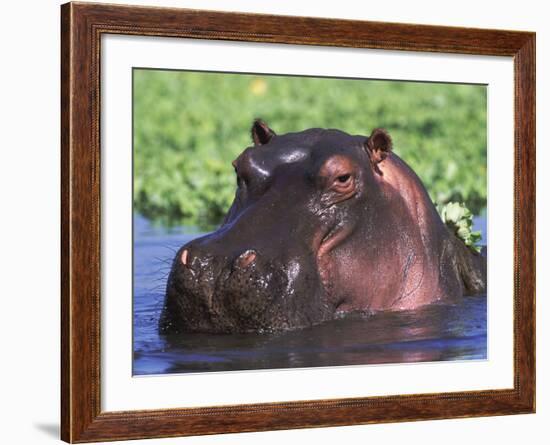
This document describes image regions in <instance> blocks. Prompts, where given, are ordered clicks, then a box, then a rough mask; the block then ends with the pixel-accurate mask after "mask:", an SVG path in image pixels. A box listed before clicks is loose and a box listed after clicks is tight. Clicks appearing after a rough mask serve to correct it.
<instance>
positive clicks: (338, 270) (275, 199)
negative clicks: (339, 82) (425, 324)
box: [159, 120, 486, 334]
mask: <svg viewBox="0 0 550 445" xmlns="http://www.w3.org/2000/svg"><path fill="white" fill-rule="evenodd" d="M252 141H253V145H252V146H250V147H248V148H246V149H245V150H244V151H243V152H242V153H241V154H240V155H239V156H238V157H237V159H235V161H234V162H233V166H234V168H235V173H236V177H237V190H236V193H235V199H234V201H233V204H232V205H231V208H230V209H229V211H228V213H227V215H226V217H225V220H224V222H223V223H222V225H221V226H220V228H219V229H218V230H216V231H215V232H213V233H210V234H208V235H205V236H203V237H200V238H197V239H195V240H193V241H191V242H190V243H188V244H186V245H185V246H182V247H181V248H180V249H179V250H178V252H177V254H176V257H175V258H174V261H173V264H172V269H171V272H170V275H169V278H168V282H167V289H166V297H165V304H164V307H163V311H162V314H161V317H160V322H159V330H160V332H161V333H167V334H168V333H179V332H212V333H237V332H271V331H277V330H288V329H297V328H303V327H307V326H311V325H314V324H318V323H321V322H323V321H326V320H331V319H334V318H338V317H343V316H346V315H348V314H357V313H363V314H370V313H373V312H376V311H387V310H405V309H414V308H416V307H418V306H421V305H425V304H429V303H432V302H435V301H438V300H441V299H449V300H452V299H456V298H462V297H463V296H464V295H473V294H478V293H482V292H485V287H486V259H485V258H484V257H483V256H481V255H479V254H477V253H475V252H473V251H472V250H470V249H469V248H468V247H466V246H465V245H464V243H463V242H462V241H461V240H460V239H458V238H457V237H456V236H455V235H454V234H453V233H452V232H451V231H449V229H448V228H447V227H446V226H445V224H444V223H443V222H442V221H441V218H440V217H439V215H438V213H437V211H436V209H435V207H434V206H433V204H432V202H431V200H430V197H429V196H428V194H427V192H426V189H425V188H424V186H423V185H422V182H421V181H420V179H419V178H418V176H417V175H416V174H415V173H414V172H413V171H412V169H411V168H410V167H409V166H408V165H407V164H406V163H405V162H404V161H403V160H401V159H400V158H399V157H398V156H397V155H396V154H395V153H393V152H392V142H391V138H390V136H389V134H388V133H387V132H386V131H385V130H383V129H375V130H373V131H372V133H371V135H370V136H368V137H367V136H352V135H349V134H346V133H344V132H342V131H339V130H333V129H330V130H325V129H320V128H312V129H308V130H304V131H301V132H297V133H288V134H283V135H276V134H275V132H274V131H273V130H271V129H270V128H269V126H268V125H267V124H266V123H265V122H263V121H261V120H256V121H255V122H254V124H253V126H252Z"/></svg>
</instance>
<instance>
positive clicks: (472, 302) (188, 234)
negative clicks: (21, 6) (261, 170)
mask: <svg viewBox="0 0 550 445" xmlns="http://www.w3.org/2000/svg"><path fill="white" fill-rule="evenodd" d="M474 225H475V229H476V230H481V231H482V234H483V239H484V240H485V239H486V233H485V232H486V220H485V218H475V219H474ZM199 235H200V233H198V232H196V231H195V230H193V229H190V228H184V227H178V228H169V229H168V228H163V227H155V226H153V225H151V224H150V223H149V222H148V221H147V220H146V219H144V218H143V217H141V216H139V215H136V216H135V217H134V286H133V287H134V298H133V312H134V317H133V319H134V323H133V358H134V359H133V374H134V375H150V374H169V373H189V372H208V371H232V370H246V369H280V368H295V367H313V366H336V365H340V366H342V365H365V364H383V363H403V362H421V361H443V360H483V359H486V358H487V299H486V297H485V296H476V297H468V298H464V299H463V300H462V301H460V302H459V303H457V304H441V303H437V304H432V305H429V306H425V307H422V308H420V309H418V310H415V311H405V312H388V313H380V314H376V315H373V316H371V317H367V318H349V319H342V320H335V321H331V322H327V323H323V324H321V325H319V326H314V327H312V328H308V329H303V330H299V331H293V332H286V333H277V334H241V335H234V334H232V335H220V334H216V335H210V334H180V335H174V336H169V337H161V336H159V335H158V333H157V323H158V318H159V315H160V311H161V309H162V305H163V299H164V290H165V285H166V278H167V276H168V273H169V271H170V264H171V262H172V258H173V256H174V254H175V251H176V250H177V249H178V248H179V247H181V246H182V245H183V244H185V243H186V242H188V241H190V240H191V239H193V238H195V237H197V236H199Z"/></svg>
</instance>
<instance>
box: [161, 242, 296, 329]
mask: <svg viewBox="0 0 550 445" xmlns="http://www.w3.org/2000/svg"><path fill="white" fill-rule="evenodd" d="M271 269H272V265H271V262H270V261H269V260H267V259H266V258H263V257H262V255H261V254H260V253H259V252H258V251H257V250H255V249H246V248H245V249H240V253H237V254H234V255H215V254H212V253H211V252H208V251H206V250H205V249H203V248H201V247H200V246H196V245H193V244H190V245H186V246H184V247H183V248H182V249H180V251H179V252H178V253H177V255H176V258H175V259H174V264H173V266H172V271H171V273H170V276H169V278H168V285H167V294H168V295H169V297H170V298H167V300H166V305H165V307H164V310H163V315H162V317H161V320H160V328H161V331H162V332H164V333H177V332H234V331H239V332H248V331H262V330H268V329H269V326H268V324H269V321H268V319H269V317H268V315H267V314H268V313H269V309H270V306H271V305H272V300H273V295H274V294H273V293H272V292H271V291H270V289H273V288H281V287H284V286H285V285H286V284H285V283H283V281H282V279H281V278H282V277H280V276H279V274H275V273H273V271H272V270H271ZM169 306H170V307H169ZM176 321H177V322H176Z"/></svg>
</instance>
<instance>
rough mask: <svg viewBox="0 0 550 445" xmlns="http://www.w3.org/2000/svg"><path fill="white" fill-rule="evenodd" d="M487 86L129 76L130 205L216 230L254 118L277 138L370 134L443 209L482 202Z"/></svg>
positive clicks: (169, 220) (152, 73) (151, 73)
mask: <svg viewBox="0 0 550 445" xmlns="http://www.w3.org/2000/svg"><path fill="white" fill-rule="evenodd" d="M486 108H487V107H486V88H485V87H484V86H472V85H450V84H434V83H417V82H390V81H374V80H368V81H367V80H350V79H326V78H305V77H285V76H255V75H241V74H217V73H193V72H180V71H157V70H141V69H136V70H135V71H134V205H135V210H136V211H138V212H140V213H142V214H143V215H145V216H147V217H149V218H151V219H153V220H155V221H160V222H162V223H164V224H186V225H194V226H199V227H201V228H203V229H205V228H211V227H212V226H215V225H217V224H219V222H220V221H221V219H222V218H223V215H224V214H225V212H226V211H227V209H228V208H229V205H230V204H231V201H232V199H233V195H234V190H235V177H234V172H233V168H232V166H231V161H232V160H233V159H234V158H235V157H236V156H237V155H238V154H239V153H240V152H241V151H242V150H243V148H245V147H247V146H248V145H250V126H251V124H252V120H253V119H254V118H255V117H261V118H262V119H264V120H265V121H266V122H268V123H269V125H270V126H271V128H273V129H274V130H275V131H276V132H278V133H286V132H291V131H300V130H304V129H306V128H310V127H324V128H338V129H341V130H343V131H346V132H348V133H351V134H364V135H368V134H370V132H371V130H372V129H373V128H375V127H384V128H386V129H387V130H388V131H389V133H390V134H391V136H392V138H393V141H394V149H395V152H396V153H397V154H398V155H399V156H401V157H402V158H403V159H404V160H405V161H406V162H407V163H408V164H409V165H410V166H411V167H412V168H413V169H414V170H415V171H416V172H417V173H418V174H419V176H420V177H421V178H422V180H423V182H424V184H425V185H426V187H427V188H428V191H429V193H430V196H431V197H432V199H433V200H434V201H435V202H436V203H438V204H440V205H442V204H446V203H448V202H450V201H460V202H465V203H466V204H467V206H468V208H470V209H471V210H472V211H473V212H474V213H476V214H477V213H478V212H480V211H481V210H482V209H483V208H484V207H485V205H486V197H487V188H486V141H487V136H486Z"/></svg>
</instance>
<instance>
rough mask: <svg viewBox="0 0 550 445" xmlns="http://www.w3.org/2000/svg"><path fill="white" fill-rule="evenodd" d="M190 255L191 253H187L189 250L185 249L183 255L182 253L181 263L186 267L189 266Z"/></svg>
mask: <svg viewBox="0 0 550 445" xmlns="http://www.w3.org/2000/svg"><path fill="white" fill-rule="evenodd" d="M188 255H189V252H187V249H185V250H184V251H183V252H182V253H181V262H182V263H183V265H184V266H187V256H188Z"/></svg>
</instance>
